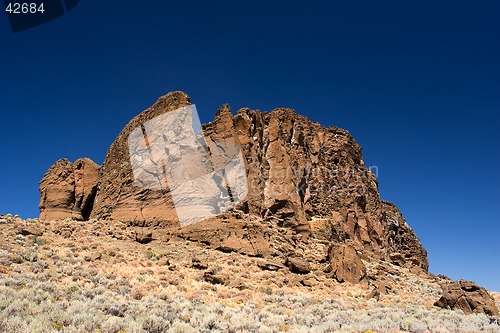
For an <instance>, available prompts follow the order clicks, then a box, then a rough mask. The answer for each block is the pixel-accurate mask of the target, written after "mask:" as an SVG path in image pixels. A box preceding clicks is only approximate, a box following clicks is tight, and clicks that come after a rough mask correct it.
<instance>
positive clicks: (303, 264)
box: [285, 257, 311, 274]
mask: <svg viewBox="0 0 500 333" xmlns="http://www.w3.org/2000/svg"><path fill="white" fill-rule="evenodd" d="M285 264H286V265H287V266H288V268H290V270H291V271H292V272H294V273H298V274H307V273H309V272H310V271H311V265H309V262H308V261H307V260H305V259H304V258H300V257H288V258H287V259H286V263H285Z"/></svg>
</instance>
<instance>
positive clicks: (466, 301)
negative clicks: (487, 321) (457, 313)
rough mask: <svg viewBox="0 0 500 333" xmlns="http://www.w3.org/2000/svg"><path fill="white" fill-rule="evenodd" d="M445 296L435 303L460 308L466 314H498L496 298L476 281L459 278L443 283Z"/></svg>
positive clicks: (442, 306)
mask: <svg viewBox="0 0 500 333" xmlns="http://www.w3.org/2000/svg"><path fill="white" fill-rule="evenodd" d="M441 287H442V288H443V296H441V298H440V299H439V300H438V301H437V302H436V303H434V305H435V306H438V307H441V308H445V309H460V310H462V311H463V312H464V313H466V314H470V313H485V314H487V315H490V316H498V315H499V314H498V308H497V307H496V305H495V301H494V299H493V298H492V297H491V295H490V294H489V293H488V291H486V289H484V288H482V287H480V286H478V285H477V284H475V283H474V282H471V281H465V280H458V281H453V282H449V283H444V284H442V285H441Z"/></svg>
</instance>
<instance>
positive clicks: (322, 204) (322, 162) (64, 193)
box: [40, 92, 428, 282]
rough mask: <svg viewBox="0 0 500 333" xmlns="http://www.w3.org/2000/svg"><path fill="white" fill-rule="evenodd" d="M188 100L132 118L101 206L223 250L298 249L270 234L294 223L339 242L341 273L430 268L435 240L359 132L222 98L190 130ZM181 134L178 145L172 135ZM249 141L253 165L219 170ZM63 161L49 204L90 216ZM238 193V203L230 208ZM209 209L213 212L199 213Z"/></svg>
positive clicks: (96, 205)
mask: <svg viewBox="0 0 500 333" xmlns="http://www.w3.org/2000/svg"><path fill="white" fill-rule="evenodd" d="M189 107H190V99H189V97H188V96H187V95H186V94H184V93H182V92H173V93H169V94H167V95H166V96H163V97H161V98H160V99H159V100H158V101H157V102H156V103H155V104H154V105H153V106H152V107H150V108H149V109H147V110H145V111H144V112H142V113H140V114H139V115H138V116H136V117H134V118H133V119H132V120H131V121H130V122H129V123H128V124H127V125H126V126H125V128H124V129H123V130H122V131H121V133H120V134H119V135H118V137H117V138H116V140H115V141H114V142H113V144H112V145H111V147H110V148H109V150H108V152H107V154H106V159H105V161H104V164H103V165H102V167H101V168H100V174H99V187H98V191H97V194H96V198H95V200H94V202H93V207H92V211H91V214H90V217H91V218H97V219H101V220H103V219H114V220H120V221H123V222H127V223H129V224H131V225H134V226H138V227H146V228H148V229H151V230H168V231H169V232H171V233H173V234H176V235H180V236H181V237H184V238H187V239H191V240H197V241H199V242H203V243H206V244H210V246H213V247H215V248H219V249H221V250H223V251H237V252H241V253H246V254H251V255H259V256H262V255H265V254H266V253H269V252H273V253H274V254H275V255H282V256H283V258H286V257H288V256H290V255H293V253H291V252H290V251H284V252H286V253H284V252H283V251H281V252H280V250H276V249H279V248H280V246H275V244H271V243H270V242H271V241H270V239H272V237H270V236H269V235H272V234H273V233H275V232H276V231H275V230H277V229H276V228H285V229H286V230H288V231H290V232H291V233H292V234H295V235H301V236H304V237H306V238H308V239H312V240H317V241H318V242H323V243H326V244H329V245H335V247H334V249H335V250H332V251H333V252H332V253H331V257H330V259H331V260H332V264H333V266H334V267H335V268H336V272H337V273H335V274H336V275H335V276H336V278H337V279H338V280H342V281H353V282H355V281H359V280H361V279H362V278H363V277H362V276H363V266H362V263H361V262H360V259H359V258H358V256H359V255H363V256H365V257H366V258H368V257H371V258H376V259H380V260H384V261H387V262H390V263H393V264H396V265H399V266H401V267H405V268H408V269H411V270H412V271H414V272H417V273H418V272H426V271H427V268H428V262H427V253H426V251H425V249H424V248H423V247H422V246H421V244H420V242H419V240H418V238H417V236H416V235H415V233H414V232H413V230H412V229H411V228H410V227H409V226H408V224H407V223H406V221H405V220H404V218H403V216H402V214H401V212H400V211H399V210H398V209H397V207H396V206H395V205H393V204H391V203H389V202H386V201H383V200H381V199H380V196H379V192H378V183H377V178H376V176H375V174H374V173H373V172H372V170H371V169H370V168H369V167H367V166H366V165H365V164H364V162H363V159H362V154H361V147H360V146H359V145H358V144H357V143H356V141H355V140H354V138H353V137H352V136H351V135H350V134H349V132H347V131H346V130H343V129H340V128H337V127H324V126H321V125H320V124H318V123H316V122H312V121H310V120H309V119H307V118H306V117H304V116H301V115H298V114H296V113H295V111H294V110H291V109H286V108H278V109H275V110H273V111H272V112H260V111H257V110H250V109H248V108H244V109H241V110H239V111H238V112H237V113H236V115H234V116H233V114H232V113H231V109H230V107H229V106H228V105H223V106H222V107H221V108H220V109H219V110H218V111H217V114H216V117H215V119H214V121H213V122H211V123H208V124H205V125H202V126H201V127H202V129H203V131H202V132H198V134H196V135H188V134H189V133H188V132H189V131H191V132H192V128H193V127H195V125H196V124H195V123H194V120H192V119H189V117H187V118H186V117H184V116H183V115H185V114H186V113H182V112H180V113H178V111H177V110H179V109H181V110H186V109H187V108H189ZM174 113H175V114H176V115H175V116H170V115H173V114H174ZM167 115H168V116H167ZM182 117H184V118H182ZM153 119H154V120H155V122H156V123H155V124H153V123H152V120H153ZM189 128H191V129H189ZM172 141H175V142H176V143H177V146H169V145H168V143H169V142H172ZM200 142H202V143H201V144H200ZM240 151H241V164H242V165H243V167H244V170H243V175H242V174H241V172H240V173H238V169H236V171H234V169H233V170H229V171H228V170H227V169H225V172H226V173H225V174H222V173H217V172H215V173H214V172H212V171H213V170H219V169H221V170H222V169H224V167H225V165H226V164H227V163H233V164H234V161H235V157H238V156H239V154H240V153H239V152H240ZM159 156H160V157H161V158H159ZM56 165H57V167H52V168H51V169H50V170H49V171H48V172H47V175H46V177H44V180H42V183H41V186H40V190H41V194H42V199H41V205H40V208H41V216H42V217H43V218H59V217H60V216H67V214H68V213H70V212H71V213H72V214H75V207H80V208H79V209H80V212H81V213H80V216H81V217H83V218H85V217H86V215H87V213H88V211H89V207H91V205H88V204H87V205H83V206H82V204H81V203H82V202H83V201H85V196H83V197H82V196H81V195H80V194H79V193H80V192H78V191H77V190H76V188H77V187H78V188H80V187H79V186H77V185H76V184H77V183H78V180H77V178H76V177H75V176H74V173H75V172H76V171H75V167H74V166H73V165H71V163H69V161H66V162H64V161H63V162H61V161H60V162H58V163H56ZM137 166H140V167H139V168H138V167H137ZM210 172H212V173H210ZM206 175H208V176H206ZM228 176H231V177H233V179H235V180H236V182H240V184H241V183H242V182H244V184H245V186H243V187H244V189H243V190H241V191H239V190H238V189H236V190H235V188H234V187H232V186H230V185H231V181H230V180H228V179H229V178H228ZM245 176H246V178H247V179H246V181H244V178H245ZM242 179H243V181H242ZM215 183H216V184H215ZM48 184H50V186H48ZM214 184H215V185H214ZM193 189H195V190H193ZM84 193H88V192H84ZM73 196H75V197H74V198H73ZM79 198H81V199H79ZM87 199H88V198H87ZM240 199H242V200H240ZM77 202H78V204H77ZM228 205H229V206H231V207H233V209H232V213H228V214H226V215H220V213H222V212H224V211H225V210H227V206H228ZM216 215H218V216H216ZM199 216H202V217H203V216H209V217H211V218H209V219H204V220H203V221H202V222H198V223H194V224H193V223H192V221H194V220H192V219H193V218H197V217H199ZM242 216H244V217H242ZM186 220H187V221H191V222H189V223H183V222H182V221H186ZM271 227H273V228H274V229H272V230H271V229H270V228H271ZM302 239H304V238H302ZM286 242H288V241H286ZM342 244H349V247H338V245H342ZM287 246H289V247H294V246H297V243H295V244H288V245H287ZM271 248H273V249H274V250H270V249H271ZM281 248H284V247H281ZM339 249H340V250H339ZM277 252H280V253H277ZM289 252H290V253H289ZM358 254H359V255H358ZM332 258H334V259H332ZM323 259H324V260H326V258H323ZM352 263H354V264H353V265H354V266H352V267H351V264H352ZM312 264H314V263H312ZM353 267H354V271H353V272H351V268H353Z"/></svg>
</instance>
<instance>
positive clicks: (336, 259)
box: [328, 244, 366, 284]
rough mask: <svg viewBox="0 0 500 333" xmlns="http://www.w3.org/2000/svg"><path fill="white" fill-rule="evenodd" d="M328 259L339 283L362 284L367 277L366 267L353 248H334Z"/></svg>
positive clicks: (333, 274) (347, 246)
mask: <svg viewBox="0 0 500 333" xmlns="http://www.w3.org/2000/svg"><path fill="white" fill-rule="evenodd" d="M328 257H329V259H330V268H331V274H332V276H333V277H334V278H335V279H336V280H337V281H339V282H350V283H353V284H354V283H360V282H361V281H362V280H363V279H364V277H365V276H366V267H365V265H364V264H363V262H362V261H361V258H360V257H359V255H358V254H357V253H356V250H355V249H354V248H353V247H352V246H349V245H345V244H344V245H338V246H333V247H332V248H331V249H330V251H329V254H328Z"/></svg>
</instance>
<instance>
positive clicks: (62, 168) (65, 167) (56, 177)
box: [39, 158, 99, 220]
mask: <svg viewBox="0 0 500 333" xmlns="http://www.w3.org/2000/svg"><path fill="white" fill-rule="evenodd" d="M98 179H99V166H98V165H97V164H96V163H94V162H93V161H92V160H90V159H89V158H82V159H78V160H76V161H75V163H71V162H70V161H69V160H67V159H61V160H58V161H57V162H56V163H55V164H54V165H52V166H51V167H50V169H49V170H48V171H47V172H46V174H45V176H44V177H43V179H42V181H41V182H40V188H39V190H40V205H39V208H40V219H42V220H59V219H65V218H74V219H77V220H86V219H88V217H89V215H90V212H91V210H92V205H93V202H94V197H95V194H96V190H97V182H98Z"/></svg>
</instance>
